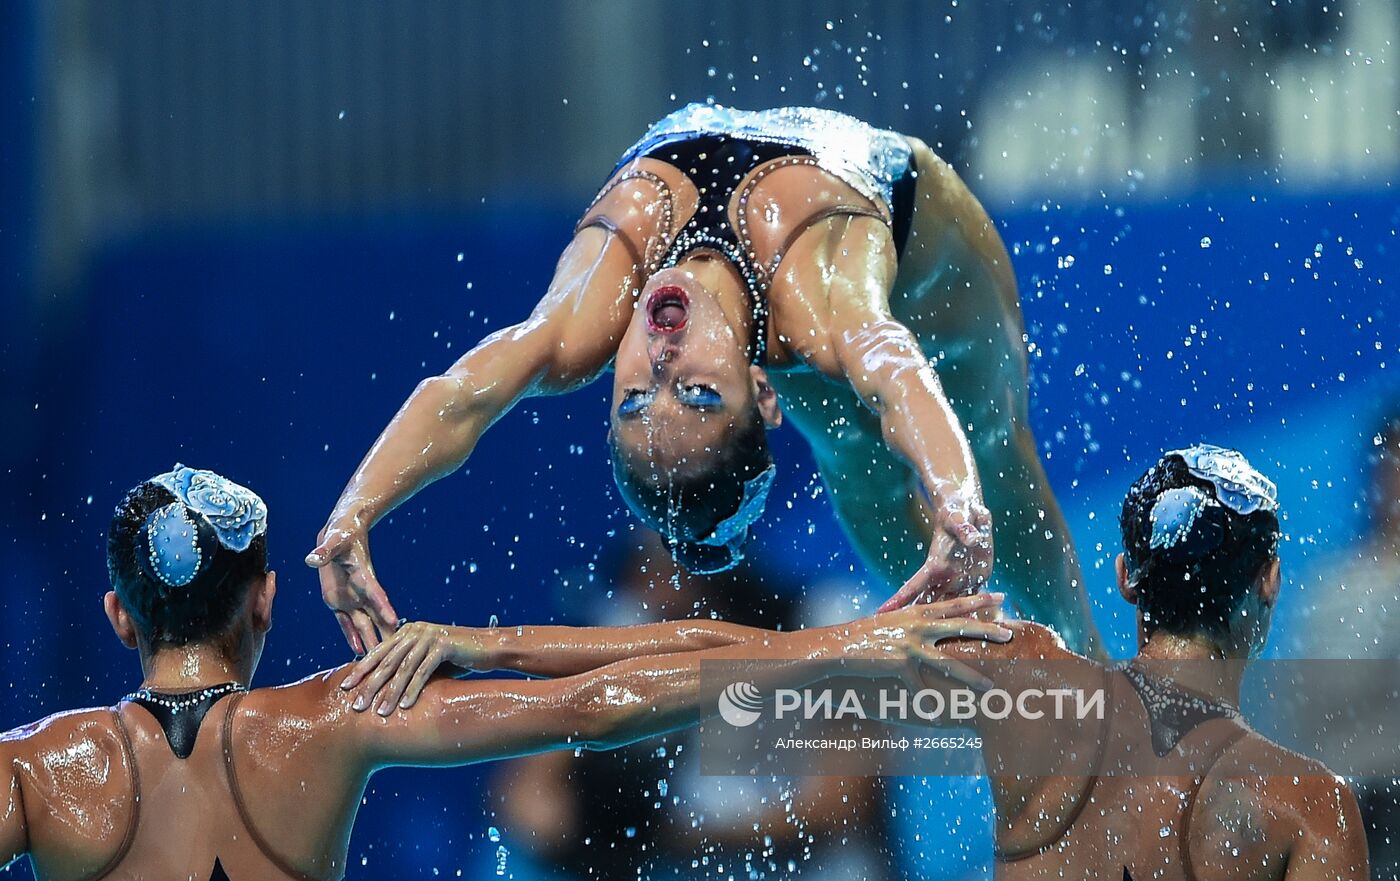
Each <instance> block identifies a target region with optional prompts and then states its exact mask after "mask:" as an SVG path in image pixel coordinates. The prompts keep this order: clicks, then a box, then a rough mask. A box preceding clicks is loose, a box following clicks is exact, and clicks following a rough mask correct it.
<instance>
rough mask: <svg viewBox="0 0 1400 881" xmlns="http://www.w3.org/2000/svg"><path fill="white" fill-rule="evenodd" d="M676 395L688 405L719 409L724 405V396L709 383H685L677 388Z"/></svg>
mask: <svg viewBox="0 0 1400 881" xmlns="http://www.w3.org/2000/svg"><path fill="white" fill-rule="evenodd" d="M676 397H677V398H678V399H679V400H680V402H681V403H682V404H685V405H686V406H687V407H697V408H699V409H702V410H710V409H714V410H717V409H719V408H720V407H722V406H724V398H722V397H720V394H719V392H717V391H715V390H714V389H712V388H710V387H709V386H707V385H683V386H681V387H680V388H678V389H676Z"/></svg>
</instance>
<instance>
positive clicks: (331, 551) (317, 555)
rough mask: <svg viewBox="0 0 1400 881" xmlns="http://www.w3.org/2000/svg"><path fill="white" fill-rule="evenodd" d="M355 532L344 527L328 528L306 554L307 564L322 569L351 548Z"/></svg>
mask: <svg viewBox="0 0 1400 881" xmlns="http://www.w3.org/2000/svg"><path fill="white" fill-rule="evenodd" d="M353 539H354V534H353V533H351V532H349V531H348V530H344V529H327V530H326V532H325V534H324V535H323V536H321V539H320V541H319V543H318V544H317V545H316V547H314V548H312V549H311V553H309V554H307V555H306V565H308V566H310V567H311V568H312V569H320V568H322V567H323V566H325V565H326V564H327V563H329V562H330V561H332V560H334V559H335V558H336V557H339V556H340V555H341V554H343V553H345V552H346V551H347V550H349V549H350V543H351V542H352V541H353Z"/></svg>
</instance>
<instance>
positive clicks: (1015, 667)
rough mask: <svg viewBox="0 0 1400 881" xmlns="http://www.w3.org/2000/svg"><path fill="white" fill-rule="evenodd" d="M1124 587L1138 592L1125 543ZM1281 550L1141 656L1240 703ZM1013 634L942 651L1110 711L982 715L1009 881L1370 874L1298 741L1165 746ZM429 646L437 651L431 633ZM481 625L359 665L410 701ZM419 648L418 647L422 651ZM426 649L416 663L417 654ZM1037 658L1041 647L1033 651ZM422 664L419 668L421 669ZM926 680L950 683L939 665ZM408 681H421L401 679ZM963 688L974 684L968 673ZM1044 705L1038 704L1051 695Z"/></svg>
mask: <svg viewBox="0 0 1400 881" xmlns="http://www.w3.org/2000/svg"><path fill="white" fill-rule="evenodd" d="M1116 570H1117V576H1118V582H1119V590H1120V592H1121V594H1122V596H1123V598H1124V599H1125V600H1127V601H1128V602H1130V603H1132V604H1134V605H1136V604H1137V602H1138V596H1137V594H1136V592H1135V589H1134V588H1133V587H1131V586H1130V585H1129V580H1128V573H1127V566H1126V563H1125V561H1124V558H1123V556H1122V555H1120V556H1119V557H1118V560H1117V564H1116ZM1279 583H1280V575H1279V564H1278V560H1277V559H1273V560H1270V561H1267V562H1266V563H1265V564H1264V565H1263V566H1262V567H1261V568H1260V571H1259V573H1258V574H1257V575H1256V577H1255V578H1254V580H1253V582H1252V583H1251V585H1250V586H1249V587H1248V589H1247V591H1248V592H1247V593H1246V595H1245V596H1244V597H1243V599H1242V601H1241V603H1240V606H1239V608H1238V609H1237V610H1236V612H1235V613H1234V618H1233V619H1232V620H1231V621H1230V622H1229V623H1228V626H1227V628H1226V630H1225V633H1224V634H1223V635H1207V634H1206V633H1204V632H1199V631H1191V632H1184V633H1172V632H1166V631H1162V630H1159V631H1157V632H1155V633H1152V634H1151V635H1149V633H1148V630H1147V627H1146V623H1145V619H1144V617H1143V614H1142V613H1141V612H1140V611H1139V614H1138V634H1139V636H1138V643H1139V648H1138V654H1137V657H1136V658H1134V660H1133V662H1132V663H1133V666H1134V667H1135V668H1136V669H1137V670H1138V671H1140V672H1142V673H1144V674H1146V675H1148V676H1151V677H1152V678H1153V679H1155V680H1157V681H1158V682H1160V683H1165V684H1167V685H1169V686H1170V687H1172V688H1175V689H1177V690H1179V692H1181V693H1185V694H1190V695H1195V696H1198V697H1199V698H1201V699H1203V700H1206V701H1209V702H1211V703H1213V704H1216V705H1221V704H1224V705H1228V706H1232V707H1237V706H1239V703H1240V687H1241V681H1242V678H1243V675H1244V671H1245V665H1246V663H1247V662H1248V660H1249V659H1250V658H1251V657H1253V656H1255V655H1257V653H1258V651H1259V650H1260V649H1261V648H1262V647H1263V644H1264V641H1265V640H1266V639H1267V636H1268V629H1269V622H1270V620H1271V617H1272V611H1273V608H1274V606H1275V605H1276V604H1277V601H1278V597H1279ZM1009 629H1010V631H1011V632H1013V633H1014V634H1015V636H1014V638H1013V639H1011V640H1010V641H1000V640H998V641H995V642H989V641H973V640H951V641H949V642H947V643H944V645H943V646H942V651H943V652H944V653H945V654H946V655H948V656H950V657H953V658H957V659H959V660H960V661H962V662H964V663H965V664H967V666H968V667H969V668H970V669H971V670H972V671H973V672H974V674H975V673H980V674H981V675H982V676H984V677H985V679H986V682H987V684H989V685H994V686H995V687H996V688H999V689H1003V690H1005V691H1006V692H1007V693H1009V694H1010V695H1012V696H1017V695H1021V694H1022V693H1024V692H1025V691H1026V690H1028V689H1039V690H1042V692H1044V691H1048V690H1049V689H1064V688H1069V689H1075V690H1079V691H1081V692H1083V693H1086V694H1092V693H1094V692H1095V691H1099V690H1102V692H1103V694H1104V699H1103V705H1104V707H1105V712H1103V713H1102V715H1101V716H1089V717H1087V718H1081V717H1080V716H1078V715H1076V714H1075V713H1074V712H1064V713H1060V714H1057V713H1054V712H1050V711H1047V712H1044V713H1043V714H1042V715H1041V716H1039V717H1034V718H1031V717H1027V716H1022V715H1020V714H1017V713H1009V714H1007V715H1006V716H1005V718H993V717H991V716H990V715H986V716H984V715H978V716H976V717H974V719H973V720H972V722H971V726H972V727H973V728H975V729H976V731H977V733H978V734H979V735H981V738H982V755H983V758H984V760H985V762H986V766H987V769H988V776H989V780H990V782H991V786H992V793H993V799H994V802H995V805H996V811H997V823H996V843H997V851H998V862H997V866H996V877H997V878H998V879H1001V881H1031V879H1034V881H1052V879H1054V881H1062V879H1066V878H1075V879H1101V881H1122V879H1123V878H1125V877H1132V878H1138V879H1146V878H1151V879H1159V881H1324V879H1327V881H1364V879H1366V878H1367V877H1368V868H1367V854H1366V839H1365V832H1364V830H1363V828H1362V821H1361V816H1360V813H1359V811H1358V808H1357V805H1356V800H1355V798H1354V796H1353V795H1352V793H1351V791H1350V790H1349V789H1348V787H1347V786H1346V784H1345V783H1344V782H1343V781H1342V780H1341V779H1340V778H1338V777H1337V776H1336V775H1334V774H1332V773H1331V772H1329V771H1328V770H1327V768H1325V767H1324V766H1323V765H1322V764H1321V763H1319V762H1317V761H1315V760H1313V759H1310V758H1307V757H1305V756H1301V755H1298V754H1296V753H1292V752H1290V751H1288V750H1286V749H1284V748H1282V747H1280V746H1278V745H1277V744H1274V743H1273V742H1271V741H1269V740H1267V739H1266V738H1264V737H1262V736H1260V735H1259V734H1257V733H1255V732H1254V731H1252V730H1251V729H1249V728H1248V727H1247V725H1245V724H1244V723H1243V722H1242V721H1239V720H1237V719H1233V718H1230V717H1228V716H1225V715H1215V716H1210V717H1205V718H1204V720H1203V721H1200V722H1198V723H1197V724H1195V725H1194V727H1190V728H1188V729H1187V730H1185V731H1184V732H1181V736H1180V737H1179V738H1178V739H1177V740H1176V741H1175V743H1174V744H1173V745H1171V747H1170V748H1169V749H1167V750H1166V751H1165V753H1163V752H1161V751H1159V750H1158V749H1157V748H1156V744H1155V743H1154V740H1153V732H1152V725H1151V722H1150V718H1149V714H1148V711H1147V708H1146V706H1145V704H1144V700H1143V698H1141V697H1140V696H1139V695H1138V693H1137V691H1136V690H1135V689H1134V688H1133V687H1132V685H1131V684H1129V681H1128V679H1127V678H1126V677H1125V676H1124V675H1123V674H1122V673H1119V672H1115V671H1110V670H1109V669H1106V668H1105V667H1104V666H1103V665H1102V664H1100V663H1099V662H1096V661H1092V660H1090V659H1088V658H1085V657H1083V656H1082V655H1078V654H1075V653H1073V652H1071V651H1069V650H1068V649H1067V648H1066V647H1065V645H1064V643H1063V642H1062V641H1061V640H1060V639H1059V637H1058V636H1057V635H1056V634H1055V633H1054V631H1052V630H1049V629H1048V628H1045V627H1043V626H1041V625H1038V624H1033V623H1030V622H1017V623H1013V624H1011V625H1009ZM425 646H428V647H430V648H428V649H427V650H426V651H425V652H424V651H421V650H422V649H423V647H425ZM470 646H471V640H470V638H469V637H463V636H462V635H459V634H454V633H452V632H450V631H448V630H446V629H442V628H436V629H434V628H432V626H431V625H429V626H427V627H417V626H415V627H414V628H413V629H411V630H403V631H400V632H399V633H397V634H395V635H394V636H393V637H391V638H390V640H389V641H388V642H387V643H385V644H384V645H381V646H380V647H379V648H377V649H376V650H375V651H374V652H372V653H371V654H370V656H369V657H368V658H366V659H365V660H364V661H362V662H361V663H360V664H359V665H358V667H357V670H356V674H355V675H356V676H357V677H363V678H364V685H362V688H364V689H366V690H367V691H378V692H381V693H383V694H384V695H386V696H387V697H388V698H389V699H391V700H402V699H404V698H405V696H406V698H407V699H409V700H411V699H412V697H413V688H412V684H411V681H410V680H412V679H420V678H421V677H422V676H423V675H424V673H423V670H424V669H434V668H436V666H437V665H438V664H441V663H460V662H461V660H462V658H460V657H458V656H457V654H456V653H457V652H462V651H467V652H469V651H470ZM415 650H420V651H417V654H415ZM406 657H410V658H411V657H418V658H422V660H417V661H413V662H410V663H404V662H403V661H402V659H403V658H406ZM1025 661H1032V662H1033V663H1030V664H1027V663H1024V662H1025ZM415 668H416V669H415ZM915 680H916V687H918V688H928V689H934V690H938V691H942V692H944V693H945V701H946V700H949V699H950V697H949V696H948V695H947V690H948V688H949V685H948V682H947V681H946V680H944V679H942V678H940V677H938V676H928V675H925V673H924V672H923V671H921V672H919V673H917V674H916V676H915ZM406 681H408V682H409V685H408V690H407V691H406V692H405V691H404V690H403V686H402V685H401V684H402V683H404V682H406ZM953 687H961V686H960V685H958V684H954V686H953ZM1040 706H1041V705H1036V707H1035V708H1037V709H1038V708H1039V707H1040Z"/></svg>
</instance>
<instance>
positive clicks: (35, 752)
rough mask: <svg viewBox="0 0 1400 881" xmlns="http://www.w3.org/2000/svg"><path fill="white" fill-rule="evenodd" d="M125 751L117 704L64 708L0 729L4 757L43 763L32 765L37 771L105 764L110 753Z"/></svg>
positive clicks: (0, 748) (17, 760) (25, 762)
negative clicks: (3, 729)
mask: <svg viewBox="0 0 1400 881" xmlns="http://www.w3.org/2000/svg"><path fill="white" fill-rule="evenodd" d="M125 752H126V741H125V740H124V739H123V738H122V736H121V731H120V729H119V728H118V727H117V722H116V707H88V708H86V709H80V710H64V711H63V712H60V713H54V714H53V715H51V716H45V717H44V718H42V719H40V720H38V721H37V722H31V723H29V724H28V725H21V726H19V727H18V728H12V729H10V730H9V731H5V732H3V733H0V757H3V759H4V760H5V761H6V762H8V763H9V764H11V765H14V764H15V763H17V762H18V763H23V764H26V765H40V764H42V765H43V767H42V768H39V767H34V768H30V769H29V770H30V771H32V772H33V773H36V774H43V773H45V772H59V769H67V770H76V769H74V768H73V767H72V766H73V764H74V763H88V764H91V763H97V762H100V763H104V764H105V763H106V762H107V761H108V757H110V756H112V755H124V754H125ZM59 773H62V772H59Z"/></svg>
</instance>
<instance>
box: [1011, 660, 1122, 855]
mask: <svg viewBox="0 0 1400 881" xmlns="http://www.w3.org/2000/svg"><path fill="white" fill-rule="evenodd" d="M1111 672H1112V671H1110V670H1107V669H1105V670H1104V671H1103V678H1104V688H1105V690H1107V689H1109V688H1111V687H1112V683H1111V680H1110V679H1109V676H1110V673H1111ZM1109 719H1110V716H1109V714H1108V713H1104V716H1103V718H1102V719H1100V720H1099V743H1098V746H1097V747H1096V748H1095V750H1094V765H1093V768H1094V771H1095V772H1096V773H1094V774H1093V775H1092V776H1090V777H1089V782H1088V783H1087V784H1086V785H1085V786H1084V788H1083V789H1081V790H1080V791H1079V798H1078V799H1077V800H1076V801H1075V803H1074V806H1073V807H1071V808H1070V810H1069V813H1068V814H1067V815H1066V816H1065V820H1064V823H1063V824H1062V826H1061V829H1060V832H1059V834H1058V835H1056V836H1055V837H1054V838H1051V839H1050V840H1049V841H1046V842H1045V843H1043V844H1041V845H1040V846H1038V847H1031V848H1022V849H1021V850H1006V849H1004V848H1003V847H1002V846H1001V844H1000V843H999V842H996V841H993V843H992V856H993V857H994V858H995V860H996V861H997V862H999V863H1014V862H1016V861H1017V860H1025V859H1030V858H1031V857H1034V856H1040V855H1041V854H1043V853H1045V852H1046V851H1048V850H1050V849H1051V848H1053V847H1054V846H1055V845H1056V844H1058V843H1059V842H1060V839H1062V838H1064V837H1065V836H1066V835H1068V834H1069V830H1070V829H1072V828H1074V824H1075V823H1076V822H1077V821H1078V820H1079V815H1080V814H1082V813H1083V812H1084V808H1085V807H1087V806H1088V804H1089V796H1090V794H1091V793H1092V792H1093V791H1094V787H1095V786H1096V785H1098V782H1099V775H1098V773H1097V771H1098V770H1099V768H1100V767H1102V766H1103V759H1104V754H1105V753H1106V752H1108V733H1109V732H1108V727H1109Z"/></svg>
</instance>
